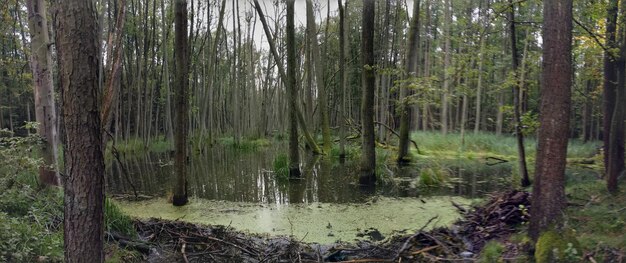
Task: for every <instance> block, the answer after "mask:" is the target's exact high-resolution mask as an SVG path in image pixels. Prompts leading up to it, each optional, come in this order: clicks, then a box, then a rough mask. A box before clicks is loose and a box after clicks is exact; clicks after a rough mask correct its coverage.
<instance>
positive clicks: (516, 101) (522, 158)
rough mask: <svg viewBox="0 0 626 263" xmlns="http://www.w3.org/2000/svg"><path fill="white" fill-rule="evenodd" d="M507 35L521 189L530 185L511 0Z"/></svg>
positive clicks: (511, 0) (510, 2)
mask: <svg viewBox="0 0 626 263" xmlns="http://www.w3.org/2000/svg"><path fill="white" fill-rule="evenodd" d="M509 5H511V6H510V8H511V9H510V10H509V34H510V36H511V63H512V66H513V78H514V81H513V113H514V116H513V117H514V118H515V137H516V139H517V164H518V169H519V175H520V176H521V177H522V180H521V184H522V186H523V187H527V186H529V185H530V179H529V178H528V170H527V169H526V150H525V149H524V134H523V133H522V119H521V114H520V111H521V105H520V86H521V83H520V82H521V80H520V79H519V78H518V76H517V75H518V72H517V71H518V68H519V56H518V55H517V53H518V52H517V31H516V30H515V5H514V3H513V0H509Z"/></svg>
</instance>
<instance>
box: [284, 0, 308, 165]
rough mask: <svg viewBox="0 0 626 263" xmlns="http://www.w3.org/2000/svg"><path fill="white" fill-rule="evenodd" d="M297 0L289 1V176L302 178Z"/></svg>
mask: <svg viewBox="0 0 626 263" xmlns="http://www.w3.org/2000/svg"><path fill="white" fill-rule="evenodd" d="M294 5H295V0H287V94H288V95H287V96H288V97H289V108H290V110H289V176H292V177H299V176H300V154H299V152H298V116H297V114H296V108H297V107H298V105H297V104H296V102H297V100H298V91H297V89H296V67H297V65H296V43H295V40H296V39H295V31H296V30H295V26H294ZM302 121H304V120H302Z"/></svg>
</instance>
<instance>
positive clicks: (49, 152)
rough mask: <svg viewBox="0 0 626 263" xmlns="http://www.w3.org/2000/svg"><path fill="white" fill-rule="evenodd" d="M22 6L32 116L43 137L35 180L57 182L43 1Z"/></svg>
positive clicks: (50, 66) (57, 139)
mask: <svg viewBox="0 0 626 263" xmlns="http://www.w3.org/2000/svg"><path fill="white" fill-rule="evenodd" d="M26 7H27V9H28V25H29V28H30V35H31V49H32V53H31V62H30V65H31V68H32V71H33V80H34V84H35V88H34V93H35V118H36V120H37V122H38V123H39V126H38V128H37V133H38V134H39V136H40V137H41V138H43V139H44V140H45V143H44V144H43V145H42V149H41V150H42V151H41V154H42V157H43V161H44V163H43V165H42V166H40V167H39V182H40V183H42V184H43V185H46V184H50V185H59V183H60V182H59V173H58V172H57V170H56V169H57V167H58V163H57V159H58V157H57V145H58V143H59V138H58V133H57V129H56V128H57V116H56V106H55V102H54V98H55V96H54V86H53V84H52V56H51V54H50V49H49V45H50V37H49V34H48V20H47V18H46V17H47V12H46V3H45V1H43V0H28V1H26Z"/></svg>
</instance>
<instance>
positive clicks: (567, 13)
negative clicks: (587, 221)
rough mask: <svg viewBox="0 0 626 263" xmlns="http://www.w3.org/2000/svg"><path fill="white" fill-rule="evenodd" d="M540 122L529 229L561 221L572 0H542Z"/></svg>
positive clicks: (542, 228)
mask: <svg viewBox="0 0 626 263" xmlns="http://www.w3.org/2000/svg"><path fill="white" fill-rule="evenodd" d="M543 6H544V7H543V14H544V21H543V41H544V42H543V47H544V48H543V60H542V66H543V72H542V74H541V107H540V114H541V116H540V119H539V121H540V125H541V126H540V127H539V133H538V138H537V141H538V148H537V161H536V164H535V183H534V186H533V195H532V204H533V205H532V207H531V214H532V215H533V216H532V217H531V218H530V226H529V230H528V231H529V234H530V237H531V238H532V239H533V240H535V241H536V240H537V239H538V238H539V235H540V234H541V232H543V231H545V230H547V229H549V228H551V227H559V226H560V225H561V224H562V220H561V217H562V216H563V212H564V210H565V208H566V200H565V164H566V156H567V142H568V134H569V122H570V118H569V117H570V104H571V86H572V1H571V0H544V1H543Z"/></svg>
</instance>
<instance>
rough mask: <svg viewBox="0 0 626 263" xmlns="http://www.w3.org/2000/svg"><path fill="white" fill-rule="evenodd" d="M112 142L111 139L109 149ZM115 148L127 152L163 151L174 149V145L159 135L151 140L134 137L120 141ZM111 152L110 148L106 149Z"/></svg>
mask: <svg viewBox="0 0 626 263" xmlns="http://www.w3.org/2000/svg"><path fill="white" fill-rule="evenodd" d="M112 143H113V142H111V141H109V143H108V144H107V149H109V148H110V147H111V146H112ZM115 148H116V149H117V150H118V151H119V152H123V153H126V154H139V153H145V152H155V153H161V152H167V151H170V150H172V145H171V143H170V142H169V141H167V140H166V139H165V137H163V136H159V137H158V138H155V139H151V140H142V139H138V138H133V139H128V140H125V141H119V142H117V143H116V145H115ZM109 152H110V151H109V150H107V151H106V153H107V154H109Z"/></svg>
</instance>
